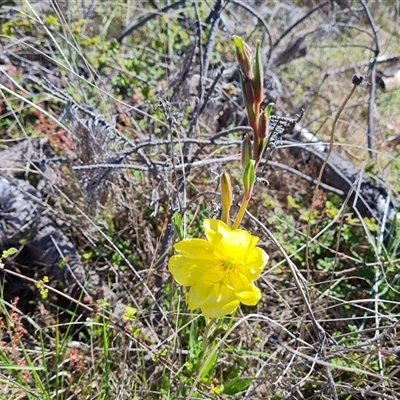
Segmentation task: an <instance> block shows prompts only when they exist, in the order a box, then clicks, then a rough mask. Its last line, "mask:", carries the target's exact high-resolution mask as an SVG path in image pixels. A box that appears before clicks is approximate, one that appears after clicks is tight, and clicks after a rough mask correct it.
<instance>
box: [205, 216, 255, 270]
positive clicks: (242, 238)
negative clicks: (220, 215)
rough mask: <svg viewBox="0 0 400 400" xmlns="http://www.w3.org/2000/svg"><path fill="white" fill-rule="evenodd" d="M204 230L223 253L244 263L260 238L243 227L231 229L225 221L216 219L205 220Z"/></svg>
mask: <svg viewBox="0 0 400 400" xmlns="http://www.w3.org/2000/svg"><path fill="white" fill-rule="evenodd" d="M204 232H205V234H206V237H207V239H208V240H209V241H210V242H211V243H213V244H214V245H215V246H217V247H218V248H219V251H220V253H221V254H225V256H226V257H227V258H229V259H232V260H235V261H234V262H235V263H243V262H244V261H245V260H246V258H247V255H248V253H249V252H251V250H253V249H254V248H255V246H256V244H257V242H258V240H259V238H258V237H257V236H252V235H250V233H248V232H247V231H245V230H243V229H235V230H233V231H232V230H231V229H230V228H229V227H228V225H226V224H225V223H224V222H222V221H219V220H216V219H206V220H204Z"/></svg>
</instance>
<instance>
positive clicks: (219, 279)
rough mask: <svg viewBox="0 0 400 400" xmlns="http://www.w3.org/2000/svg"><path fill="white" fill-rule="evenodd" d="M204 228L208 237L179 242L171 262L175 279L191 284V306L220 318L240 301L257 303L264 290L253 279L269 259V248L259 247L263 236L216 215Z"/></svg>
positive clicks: (192, 308)
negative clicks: (266, 249) (222, 219)
mask: <svg viewBox="0 0 400 400" xmlns="http://www.w3.org/2000/svg"><path fill="white" fill-rule="evenodd" d="M204 232H205V235H206V237H207V240H205V239H184V240H182V241H180V242H179V243H177V244H175V245H174V248H175V250H176V251H177V253H178V254H176V255H174V256H172V257H171V259H170V260H169V263H168V267H169V270H170V272H171V274H172V276H173V277H174V279H175V280H176V281H177V282H178V283H180V284H181V285H183V286H190V291H189V308H190V309H191V310H195V309H197V308H200V309H201V311H202V312H203V314H204V316H205V317H208V318H217V317H221V316H223V315H227V314H231V313H233V312H234V311H235V310H236V309H237V308H238V306H239V304H240V303H243V304H245V305H248V306H254V305H256V304H257V303H258V302H259V300H260V299H261V292H260V289H258V288H257V287H256V286H255V285H254V283H253V282H254V281H255V280H256V279H258V278H259V277H260V275H261V273H262V271H263V269H264V267H265V265H266V264H267V261H268V255H267V254H266V253H265V251H264V250H262V249H260V248H259V247H256V244H257V242H258V240H259V238H258V237H257V236H252V235H250V233H248V232H246V231H244V230H242V229H234V230H231V229H230V228H229V227H228V226H227V225H226V224H225V223H224V222H222V221H219V220H215V219H206V220H205V221H204Z"/></svg>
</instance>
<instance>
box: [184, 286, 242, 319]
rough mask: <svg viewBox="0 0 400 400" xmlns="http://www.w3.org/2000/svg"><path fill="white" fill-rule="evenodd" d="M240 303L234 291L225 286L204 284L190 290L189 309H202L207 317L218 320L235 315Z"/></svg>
mask: <svg viewBox="0 0 400 400" xmlns="http://www.w3.org/2000/svg"><path fill="white" fill-rule="evenodd" d="M239 304H240V302H239V300H238V299H237V298H236V296H235V293H234V291H233V290H232V289H231V288H228V287H227V286H225V285H220V284H218V285H215V284H207V283H205V282H202V283H201V284H200V283H199V284H196V285H194V286H192V287H191V288H190V291H189V308H190V309H191V310H195V309H197V308H200V309H201V311H202V313H203V314H204V316H205V317H208V318H218V317H222V316H224V315H227V314H231V313H233V312H234V311H235V310H236V309H237V308H238V306H239Z"/></svg>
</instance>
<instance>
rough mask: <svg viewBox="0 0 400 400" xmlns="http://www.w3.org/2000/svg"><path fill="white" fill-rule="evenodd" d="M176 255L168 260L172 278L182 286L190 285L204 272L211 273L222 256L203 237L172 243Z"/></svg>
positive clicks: (219, 262)
mask: <svg viewBox="0 0 400 400" xmlns="http://www.w3.org/2000/svg"><path fill="white" fill-rule="evenodd" d="M174 248H175V250H176V251H177V253H178V254H177V255H175V256H172V257H171V258H170V259H169V262H168V269H169V271H170V272H171V274H172V276H173V277H174V279H175V280H176V281H177V282H178V283H180V284H181V285H183V286H192V285H194V284H195V283H196V282H197V281H198V280H199V279H203V276H204V274H205V273H207V272H210V273H212V272H213V271H214V269H215V267H216V266H217V265H219V264H221V262H222V260H223V258H222V256H221V255H220V254H219V252H218V248H216V247H215V246H214V245H213V244H212V243H210V242H208V241H207V240H204V239H184V240H182V241H180V242H179V243H176V244H175V245H174Z"/></svg>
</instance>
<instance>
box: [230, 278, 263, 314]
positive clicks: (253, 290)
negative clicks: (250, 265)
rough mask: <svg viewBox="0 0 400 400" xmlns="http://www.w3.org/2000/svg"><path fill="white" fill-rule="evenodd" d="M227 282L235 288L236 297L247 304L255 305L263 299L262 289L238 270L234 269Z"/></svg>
mask: <svg viewBox="0 0 400 400" xmlns="http://www.w3.org/2000/svg"><path fill="white" fill-rule="evenodd" d="M225 283H226V285H229V286H230V287H234V288H235V296H236V298H237V299H238V300H239V301H240V302H241V303H243V304H246V305H247V306H255V305H256V304H257V303H258V302H259V301H260V299H261V291H260V289H258V288H257V287H256V286H255V285H254V284H253V282H251V281H249V279H248V278H247V277H246V276H245V275H243V274H241V273H240V272H238V271H232V272H231V273H230V274H229V276H228V277H227V278H226V280H225Z"/></svg>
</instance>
